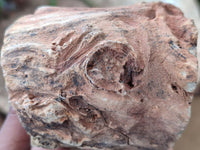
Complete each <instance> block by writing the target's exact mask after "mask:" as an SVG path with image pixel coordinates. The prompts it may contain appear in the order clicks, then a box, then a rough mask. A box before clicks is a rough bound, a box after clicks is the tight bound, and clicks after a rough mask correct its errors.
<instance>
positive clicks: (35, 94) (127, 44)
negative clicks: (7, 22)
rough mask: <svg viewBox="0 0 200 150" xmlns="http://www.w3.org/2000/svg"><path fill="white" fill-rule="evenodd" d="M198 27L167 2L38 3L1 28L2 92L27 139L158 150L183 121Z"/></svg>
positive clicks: (166, 144)
mask: <svg viewBox="0 0 200 150" xmlns="http://www.w3.org/2000/svg"><path fill="white" fill-rule="evenodd" d="M196 44H197V30H196V28H195V26H194V24H193V21H192V20H189V19H186V18H185V17H184V16H183V13H182V12H181V11H180V10H179V9H177V8H176V7H174V6H172V5H169V4H164V3H142V4H137V5H134V6H131V7H124V8H108V9H101V8H100V9H85V8H83V9H81V8H78V9H76V8H73V9H71V8H57V7H55V8H53V7H43V8H40V9H38V10H37V11H36V12H35V14H34V15H29V16H25V17H23V18H20V19H19V20H17V21H16V22H15V23H14V24H13V25H11V26H10V28H9V29H8V30H7V31H6V33H5V39H4V46H3V48H2V56H1V58H2V64H1V65H2V68H3V71H4V77H5V81H6V85H7V89H8V93H9V99H10V102H11V103H12V105H13V106H14V108H15V109H16V110H17V113H18V115H19V117H20V119H21V122H22V124H23V126H24V127H25V129H26V130H27V132H28V133H29V134H30V135H31V136H32V144H34V145H37V146H41V147H47V148H54V147H59V146H63V147H76V148H82V149H116V150H119V149H131V150H147V149H148V150H161V149H162V150H167V149H168V148H171V147H172V146H173V143H174V142H175V140H176V139H177V138H178V137H179V136H180V134H181V132H182V131H183V130H184V128H185V126H186V125H187V123H188V120H189V118H190V104H191V98H192V96H193V91H194V89H195V87H196V81H197V58H196Z"/></svg>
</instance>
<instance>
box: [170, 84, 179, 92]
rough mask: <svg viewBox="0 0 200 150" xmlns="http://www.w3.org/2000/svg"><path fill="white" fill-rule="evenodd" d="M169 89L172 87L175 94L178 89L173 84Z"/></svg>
mask: <svg viewBox="0 0 200 150" xmlns="http://www.w3.org/2000/svg"><path fill="white" fill-rule="evenodd" d="M171 87H172V90H173V91H175V92H176V93H178V88H177V86H176V85H175V84H172V85H171Z"/></svg>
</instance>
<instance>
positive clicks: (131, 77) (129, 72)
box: [119, 58, 143, 89]
mask: <svg viewBox="0 0 200 150" xmlns="http://www.w3.org/2000/svg"><path fill="white" fill-rule="evenodd" d="M123 69H124V73H122V74H121V75H120V80H119V82H120V83H124V84H126V85H127V86H128V87H129V88H130V89H131V88H133V87H135V86H136V85H137V84H138V83H139V82H137V79H136V78H137V76H139V75H140V74H142V72H143V69H140V67H139V66H138V65H137V64H136V61H135V59H134V58H132V59H129V60H128V61H127V62H126V63H125V65H124V66H123Z"/></svg>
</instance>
